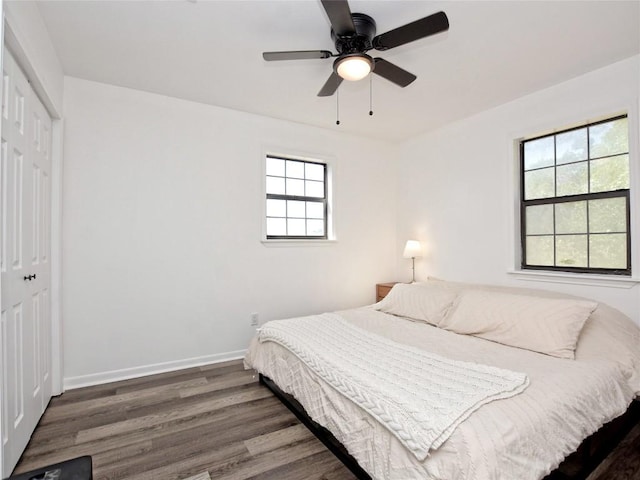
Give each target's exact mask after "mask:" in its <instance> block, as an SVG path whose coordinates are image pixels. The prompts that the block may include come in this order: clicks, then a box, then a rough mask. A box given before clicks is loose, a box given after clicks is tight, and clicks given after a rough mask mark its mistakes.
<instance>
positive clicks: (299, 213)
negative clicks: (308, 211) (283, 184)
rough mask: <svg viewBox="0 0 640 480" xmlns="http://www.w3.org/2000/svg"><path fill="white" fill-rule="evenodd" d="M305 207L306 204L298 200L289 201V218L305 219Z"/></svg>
mask: <svg viewBox="0 0 640 480" xmlns="http://www.w3.org/2000/svg"><path fill="white" fill-rule="evenodd" d="M304 207H305V202H299V201H297V200H287V217H289V218H291V217H296V218H304V217H305V210H304Z"/></svg>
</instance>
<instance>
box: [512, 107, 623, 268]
mask: <svg viewBox="0 0 640 480" xmlns="http://www.w3.org/2000/svg"><path fill="white" fill-rule="evenodd" d="M623 118H626V119H627V122H628V130H629V131H628V144H627V151H626V153H620V154H616V155H625V154H626V155H627V158H628V162H629V188H625V189H617V190H607V191H603V192H594V193H592V192H588V193H582V194H574V195H564V196H558V195H557V191H555V192H554V193H556V195H555V196H553V197H545V198H537V199H531V200H526V199H525V173H526V172H527V171H526V170H525V165H524V162H525V158H524V157H525V156H524V153H525V143H527V142H531V141H534V140H538V139H541V138H547V137H556V136H557V135H560V134H563V133H567V132H571V131H575V130H581V129H583V128H587V129H588V128H590V127H593V126H596V125H600V124H603V123H609V122H613V121H616V120H620V119H623ZM629 125H630V121H629V115H628V114H626V113H624V114H620V115H615V116H612V117H607V118H605V119H603V120H599V121H594V122H587V123H583V124H581V125H578V126H575V127H571V128H566V129H562V130H557V131H553V132H551V133H547V134H545V135H537V136H535V137H529V138H522V139H520V140H519V142H518V143H519V148H518V152H519V166H520V249H521V250H520V251H521V256H520V269H521V271H532V270H533V271H547V272H566V273H576V274H585V273H586V274H599V275H614V276H625V277H630V276H631V275H632V254H631V252H632V250H633V245H632V243H631V185H632V168H631V152H630V150H631V145H630V144H631V131H630V130H631V129H630V128H629ZM587 149H589V140H588V137H587ZM616 155H611V156H607V157H598V158H609V157H612V156H616ZM598 158H591V157H590V152H589V151H587V158H586V160H584V161H586V162H587V165H588V166H587V168H588V170H587V171H588V178H587V181H588V182H590V181H591V176H590V175H591V172H590V167H589V165H590V162H591V161H592V160H597V159H598ZM576 163H577V162H576ZM553 167H554V185H555V187H554V188H557V176H556V173H557V170H556V169H557V167H558V164H557V159H556V158H555V139H554V164H553ZM542 168H544V167H542ZM529 171H531V170H529ZM604 198H624V199H625V203H626V209H625V216H626V219H625V220H626V232H608V233H626V262H627V268H624V269H622V268H600V267H570V266H558V265H556V247H555V246H556V240H557V238H558V237H559V236H560V237H561V236H564V235H576V234H575V233H571V234H558V233H556V231H555V223H554V232H553V234H552V235H553V242H554V252H553V255H554V265H528V264H527V263H526V258H527V256H526V254H527V245H526V244H527V237H528V236H530V235H527V225H526V212H525V210H526V208H527V207H529V206H535V205H549V204H551V205H558V204H563V203H569V202H577V201H586V202H588V201H589V200H598V199H604ZM554 211H555V209H554ZM554 216H555V214H554ZM585 235H586V236H587V259H588V258H589V239H590V237H591V235H599V233H590V232H589V224H588V208H587V231H586V233H585Z"/></svg>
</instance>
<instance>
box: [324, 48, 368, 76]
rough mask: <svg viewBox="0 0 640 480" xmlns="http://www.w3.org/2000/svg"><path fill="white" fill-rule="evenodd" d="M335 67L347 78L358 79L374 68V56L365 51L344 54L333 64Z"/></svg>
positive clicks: (336, 70) (338, 72) (339, 73)
mask: <svg viewBox="0 0 640 480" xmlns="http://www.w3.org/2000/svg"><path fill="white" fill-rule="evenodd" d="M333 69H334V70H335V72H336V73H337V74H338V75H340V76H341V77H342V78H344V79H345V80H350V81H353V82H355V81H358V80H362V79H363V78H364V77H366V76H367V75H369V74H370V73H371V71H372V70H373V58H371V57H370V56H369V55H366V54H364V53H352V54H349V55H342V56H341V57H339V58H338V59H337V60H336V61H335V63H334V64H333Z"/></svg>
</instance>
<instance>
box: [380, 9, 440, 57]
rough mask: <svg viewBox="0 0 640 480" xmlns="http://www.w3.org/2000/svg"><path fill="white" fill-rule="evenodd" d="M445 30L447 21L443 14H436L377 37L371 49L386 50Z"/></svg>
mask: <svg viewBox="0 0 640 480" xmlns="http://www.w3.org/2000/svg"><path fill="white" fill-rule="evenodd" d="M447 30H449V19H448V18H447V15H446V14H445V13H444V12H438V13H434V14H433V15H429V16H428V17H424V18H421V19H420V20H416V21H415V22H411V23H408V24H406V25H404V26H402V27H398V28H395V29H393V30H390V31H388V32H386V33H382V34H380V35H378V36H377V37H375V38H374V39H373V48H375V49H376V50H388V49H390V48H394V47H399V46H400V45H404V44H405V43H409V42H413V41H415V40H419V39H421V38H424V37H428V36H430V35H435V34H436V33H440V32H445V31H447Z"/></svg>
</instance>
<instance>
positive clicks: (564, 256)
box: [556, 235, 587, 267]
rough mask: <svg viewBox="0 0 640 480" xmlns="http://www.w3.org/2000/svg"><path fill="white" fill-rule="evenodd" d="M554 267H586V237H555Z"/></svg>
mask: <svg viewBox="0 0 640 480" xmlns="http://www.w3.org/2000/svg"><path fill="white" fill-rule="evenodd" d="M556 265H557V266H559V267H586V266H587V236H586V235H560V236H557V237H556Z"/></svg>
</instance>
